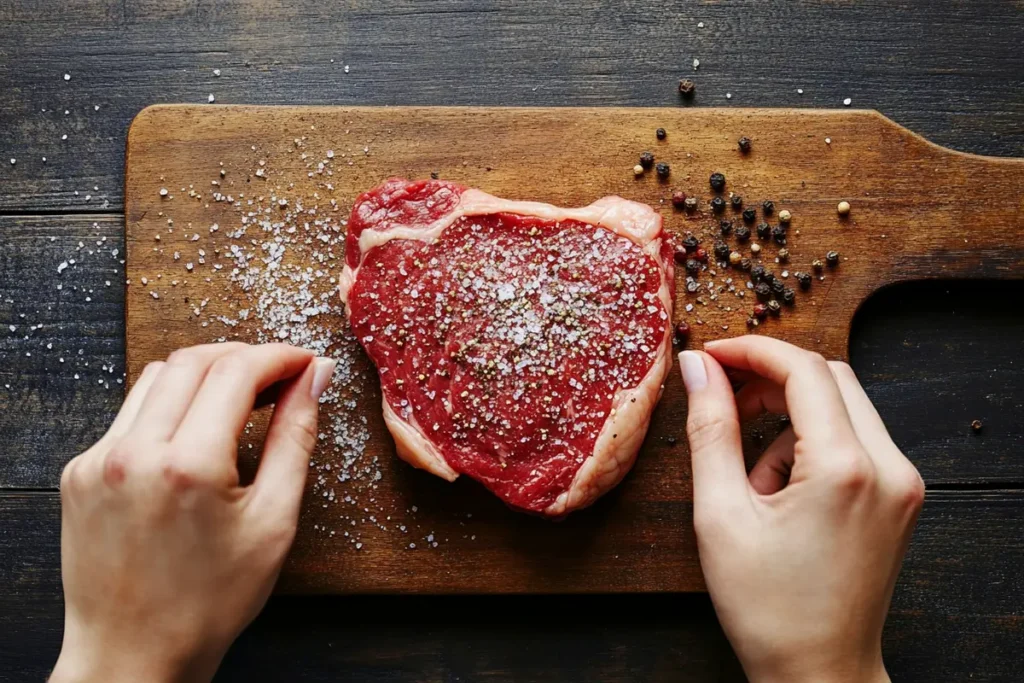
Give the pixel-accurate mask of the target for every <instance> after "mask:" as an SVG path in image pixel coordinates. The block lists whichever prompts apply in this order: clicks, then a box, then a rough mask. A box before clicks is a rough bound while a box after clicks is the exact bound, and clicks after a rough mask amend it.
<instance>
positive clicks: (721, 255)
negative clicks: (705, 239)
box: [715, 240, 729, 261]
mask: <svg viewBox="0 0 1024 683" xmlns="http://www.w3.org/2000/svg"><path fill="white" fill-rule="evenodd" d="M715 258H716V259H718V260H719V261H728V260H729V245H728V244H726V243H725V242H723V241H721V240H719V241H717V242H715Z"/></svg>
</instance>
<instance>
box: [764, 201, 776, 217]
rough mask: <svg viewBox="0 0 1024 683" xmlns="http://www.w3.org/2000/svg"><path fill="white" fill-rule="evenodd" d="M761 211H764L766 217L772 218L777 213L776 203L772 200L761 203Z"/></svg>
mask: <svg viewBox="0 0 1024 683" xmlns="http://www.w3.org/2000/svg"><path fill="white" fill-rule="evenodd" d="M761 210H762V211H764V215H765V216H771V215H772V213H774V211H775V202H773V201H772V200H770V199H766V200H764V201H763V202H761Z"/></svg>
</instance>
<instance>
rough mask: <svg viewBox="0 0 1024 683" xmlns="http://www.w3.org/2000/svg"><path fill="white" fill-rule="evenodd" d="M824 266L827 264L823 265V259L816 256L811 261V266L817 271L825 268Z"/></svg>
mask: <svg viewBox="0 0 1024 683" xmlns="http://www.w3.org/2000/svg"><path fill="white" fill-rule="evenodd" d="M824 267H825V266H823V265H822V263H821V259H817V258H816V259H814V260H813V261H811V268H813V269H814V272H815V273H820V272H821V269H822V268H824Z"/></svg>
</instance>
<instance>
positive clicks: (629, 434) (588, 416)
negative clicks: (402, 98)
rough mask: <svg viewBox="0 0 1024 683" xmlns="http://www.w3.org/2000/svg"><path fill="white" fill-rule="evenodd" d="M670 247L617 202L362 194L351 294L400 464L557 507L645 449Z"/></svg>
mask: <svg viewBox="0 0 1024 683" xmlns="http://www.w3.org/2000/svg"><path fill="white" fill-rule="evenodd" d="M672 264H673V261H672V245H671V244H670V240H669V239H668V236H667V234H666V233H665V232H664V231H663V230H662V225H661V216H659V215H658V214H657V213H656V212H655V211H654V210H653V209H651V207H649V206H646V205H644V204H638V203H636V202H631V201H627V200H625V199H621V198H619V197H605V198H603V199H599V200H597V201H596V202H594V203H593V204H591V205H590V206H585V207H582V208H578V209H565V208H559V207H556V206H552V205H550V204H541V203H538V202H520V201H511V200H507V199H501V198H498V197H494V196H492V195H489V194H487V193H485V192H481V191H480V190H476V189H468V188H464V187H460V186H458V185H454V184H452V183H447V182H442V181H436V180H428V181H408V180H404V179H392V180H388V181H387V182H385V183H384V184H383V185H381V186H379V187H377V188H374V189H372V190H370V191H369V192H366V193H365V194H363V195H362V196H360V197H359V198H358V199H357V200H356V204H355V206H354V207H353V209H352V216H351V219H350V220H349V224H348V237H347V241H346V254H345V267H344V270H343V272H342V275H341V285H340V288H341V297H342V299H343V301H344V302H345V304H346V307H345V308H346V311H347V314H348V318H349V320H350V322H351V324H352V330H353V332H354V334H355V335H356V338H357V339H358V340H359V341H360V343H361V344H362V345H363V347H364V348H365V349H366V352H367V353H368V354H369V355H370V358H372V359H373V361H374V362H375V363H376V364H377V369H378V371H379V373H380V381H381V389H382V393H383V397H384V420H385V422H386V424H387V426H388V429H389V430H390V431H391V434H392V435H393V436H394V438H395V443H396V446H397V451H398V455H399V456H400V457H401V458H402V459H403V460H405V461H406V462H408V463H410V464H412V465H414V466H415V467H419V468H422V469H425V470H427V471H429V472H431V473H433V474H435V475H437V476H439V477H443V478H445V479H447V480H449V481H453V480H454V479H455V478H456V477H458V476H459V474H466V475H469V476H470V477H472V478H474V479H476V480H478V481H480V482H481V483H482V484H483V485H484V486H486V487H487V488H488V489H490V490H491V491H492V492H494V493H495V494H496V495H497V496H498V497H499V498H501V499H502V500H503V501H505V502H506V503H507V504H508V505H510V506H512V507H515V508H519V509H522V510H526V511H530V512H535V513H540V514H543V515H547V516H552V517H559V516H562V515H565V514H566V513H568V512H571V511H573V510H577V509H580V508H583V507H586V506H587V505H590V504H591V503H593V502H594V501H595V500H596V499H597V498H598V497H599V496H601V495H603V494H604V493H606V492H608V491H609V490H610V489H612V488H613V487H614V486H615V485H616V484H618V483H619V481H621V480H622V478H623V477H624V476H625V475H626V473H627V472H628V471H629V469H630V468H631V467H632V466H633V463H634V462H635V460H636V455H637V451H638V450H639V448H640V444H641V442H642V441H643V438H644V434H645V433H646V431H647V425H648V423H649V421H650V417H651V411H652V410H653V409H654V406H655V404H656V403H657V401H658V398H659V396H660V394H661V389H662V383H663V382H664V380H665V376H666V374H667V373H668V371H669V368H670V367H671V364H672V363H671V329H672V324H671V320H672V302H673V298H674V285H673V265H672Z"/></svg>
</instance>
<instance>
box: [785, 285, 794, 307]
mask: <svg viewBox="0 0 1024 683" xmlns="http://www.w3.org/2000/svg"><path fill="white" fill-rule="evenodd" d="M795 302H796V292H794V291H793V290H792V289H791V288H789V287H786V288H785V289H784V290H782V303H784V304H786V305H787V306H792V305H793V304H794V303H795Z"/></svg>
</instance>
